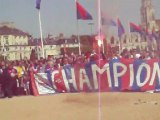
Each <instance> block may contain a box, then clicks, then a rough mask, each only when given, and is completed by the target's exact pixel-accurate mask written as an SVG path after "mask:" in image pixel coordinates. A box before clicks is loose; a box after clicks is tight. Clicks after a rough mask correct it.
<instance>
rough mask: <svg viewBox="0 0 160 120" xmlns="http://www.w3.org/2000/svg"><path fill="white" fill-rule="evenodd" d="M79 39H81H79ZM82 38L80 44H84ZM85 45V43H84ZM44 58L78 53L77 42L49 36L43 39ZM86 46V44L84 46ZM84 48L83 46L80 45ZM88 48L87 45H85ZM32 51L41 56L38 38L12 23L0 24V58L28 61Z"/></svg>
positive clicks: (72, 39) (73, 39) (71, 39)
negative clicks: (65, 52)
mask: <svg viewBox="0 0 160 120" xmlns="http://www.w3.org/2000/svg"><path fill="white" fill-rule="evenodd" d="M80 38H81V37H80ZM84 41H85V40H84V38H83V36H82V41H81V42H82V44H83V43H84ZM85 43H86V41H85ZM43 44H44V54H45V58H47V57H48V56H49V55H53V56H59V55H60V54H63V53H64V49H66V50H67V52H68V53H69V52H70V53H71V52H74V53H78V46H79V44H78V40H77V38H76V37H71V38H64V37H63V35H62V34H61V35H60V37H56V38H54V37H52V36H51V35H50V36H48V37H47V38H44V39H43ZM85 45H86V44H85ZM81 47H82V48H84V46H83V45H81ZM86 47H88V45H86ZM32 49H34V50H35V51H36V53H37V56H38V57H41V56H42V54H41V53H42V52H41V40H40V38H39V39H37V38H32V36H31V35H30V34H29V33H26V32H23V31H22V30H20V29H17V28H16V27H15V26H14V23H9V22H6V23H1V24H0V56H1V58H2V57H3V58H5V59H8V60H21V59H24V58H27V59H30V55H31V51H32Z"/></svg>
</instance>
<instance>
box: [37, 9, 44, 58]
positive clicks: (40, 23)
mask: <svg viewBox="0 0 160 120" xmlns="http://www.w3.org/2000/svg"><path fill="white" fill-rule="evenodd" d="M38 17H39V29H40V36H41V47H42V57H43V58H44V57H45V56H44V45H43V31H42V22H41V13H40V10H38Z"/></svg>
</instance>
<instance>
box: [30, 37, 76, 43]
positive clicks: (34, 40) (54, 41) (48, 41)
mask: <svg viewBox="0 0 160 120" xmlns="http://www.w3.org/2000/svg"><path fill="white" fill-rule="evenodd" d="M65 43H66V44H77V43H78V41H77V40H76V39H72V38H66V39H65V38H64V39H54V38H45V39H44V40H43V44H44V45H61V44H65ZM28 44H29V45H40V44H41V39H40V38H35V39H30V40H29V41H28Z"/></svg>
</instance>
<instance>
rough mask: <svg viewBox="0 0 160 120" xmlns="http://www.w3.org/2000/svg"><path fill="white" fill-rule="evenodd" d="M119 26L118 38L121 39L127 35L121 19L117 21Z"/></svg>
mask: <svg viewBox="0 0 160 120" xmlns="http://www.w3.org/2000/svg"><path fill="white" fill-rule="evenodd" d="M117 26H118V36H119V37H121V36H122V35H123V34H124V33H125V30H124V27H123V25H122V23H121V21H120V20H119V18H118V20H117Z"/></svg>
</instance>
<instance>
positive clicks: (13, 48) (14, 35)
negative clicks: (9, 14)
mask: <svg viewBox="0 0 160 120" xmlns="http://www.w3.org/2000/svg"><path fill="white" fill-rule="evenodd" d="M29 39H30V35H29V34H28V33H26V32H23V31H21V30H19V29H17V28H15V27H14V24H13V23H2V24H0V53H1V55H2V56H3V57H5V58H7V59H9V60H15V59H17V60H19V59H23V58H24V57H27V58H29V56H30V52H31V50H30V47H29V46H28V40H29Z"/></svg>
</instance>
